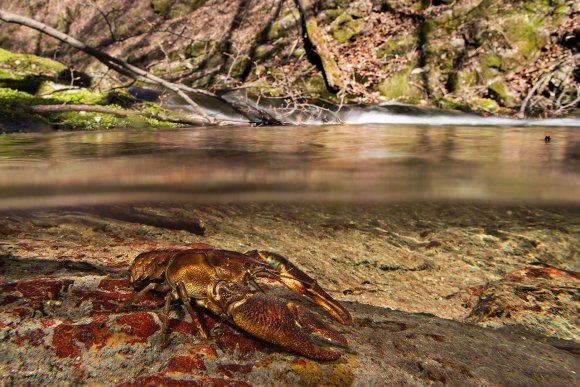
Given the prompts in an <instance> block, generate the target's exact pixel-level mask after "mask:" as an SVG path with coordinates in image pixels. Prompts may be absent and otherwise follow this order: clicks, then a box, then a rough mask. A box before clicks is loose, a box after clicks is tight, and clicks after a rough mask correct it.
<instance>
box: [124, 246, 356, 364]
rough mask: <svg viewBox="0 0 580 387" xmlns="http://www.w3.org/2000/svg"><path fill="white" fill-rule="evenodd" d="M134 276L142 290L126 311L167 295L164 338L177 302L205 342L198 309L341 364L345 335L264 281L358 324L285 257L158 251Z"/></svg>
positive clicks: (137, 264)
mask: <svg viewBox="0 0 580 387" xmlns="http://www.w3.org/2000/svg"><path fill="white" fill-rule="evenodd" d="M129 272H130V276H131V278H130V280H131V283H132V285H133V286H134V287H135V288H137V289H141V290H140V291H139V293H137V294H136V295H134V296H132V297H131V298H129V299H128V300H126V301H125V302H124V303H123V304H122V305H121V307H120V308H123V307H125V306H126V305H128V304H130V303H132V302H133V301H135V300H136V299H138V298H140V297H141V296H143V295H144V294H145V293H147V292H148V291H150V290H155V291H159V292H163V293H165V294H166V296H165V306H164V313H163V314H162V316H163V317H162V324H163V332H164V333H166V332H167V325H168V324H167V315H168V313H169V309H170V305H171V302H172V301H174V300H181V302H182V303H183V305H184V306H185V308H186V310H187V311H188V313H189V315H190V316H191V318H192V320H193V322H194V323H195V324H196V325H197V327H198V328H199V331H200V333H201V335H202V336H203V337H204V338H207V337H208V335H207V333H206V332H205V330H204V328H203V326H202V325H201V324H200V322H199V320H198V318H197V314H196V312H195V310H194V309H193V307H192V304H193V305H194V306H202V307H204V308H207V309H209V310H210V311H212V312H213V313H215V314H216V315H218V316H220V317H223V318H225V319H226V320H228V321H230V322H231V323H233V324H234V325H236V326H238V327H240V328H241V329H243V330H245V331H246V332H248V333H250V334H251V335H253V336H256V337H258V338H260V339H262V340H265V341H268V342H270V343H273V344H277V345H279V346H281V347H283V348H287V349H289V350H292V351H294V352H296V353H298V354H300V355H303V356H306V357H309V358H312V359H318V360H334V359H338V358H339V357H340V356H341V351H340V350H337V348H336V347H342V348H346V347H347V345H348V343H347V340H346V338H345V337H344V336H343V335H342V334H340V333H339V332H338V331H336V330H335V329H333V328H331V327H329V326H328V325H327V324H325V323H323V322H322V321H320V320H319V319H318V318H317V317H315V315H314V314H313V313H311V312H309V311H308V310H306V309H305V308H304V307H301V306H299V305H298V304H296V303H293V302H291V301H287V300H284V299H282V298H279V297H275V296H272V295H268V294H265V293H264V292H263V291H262V289H261V287H260V285H258V283H257V281H256V280H257V279H258V278H269V279H272V280H276V281H279V282H280V283H282V284H284V285H285V286H287V287H288V288H290V289H294V290H296V291H297V292H300V293H302V294H303V295H304V296H306V297H308V298H310V299H311V300H312V301H314V302H315V303H317V304H318V305H320V306H321V307H322V308H324V309H325V310H326V311H327V312H328V313H329V314H330V315H331V316H332V317H334V318H335V319H336V320H338V321H339V322H340V323H342V324H345V325H347V324H351V323H352V317H351V315H350V313H349V312H348V311H347V310H346V309H344V308H343V307H342V306H341V305H340V304H339V303H338V302H337V301H336V300H334V299H333V298H332V297H331V296H330V295H329V294H328V293H326V292H325V291H324V290H323V289H322V288H321V287H320V286H319V285H318V284H317V283H316V280H314V279H312V278H311V277H309V276H308V275H306V274H305V273H304V272H302V271H301V270H300V269H298V268H297V267H296V266H295V265H293V264H292V263H290V262H289V261H288V260H287V259H286V258H284V257H282V256H281V255H279V254H275V253H271V252H267V251H250V252H247V253H245V254H243V253H238V252H235V251H227V250H214V249H164V250H153V251H149V252H146V253H142V254H139V255H138V256H137V257H136V258H135V260H134V261H133V263H132V264H131V267H130V269H129ZM332 347H335V348H332Z"/></svg>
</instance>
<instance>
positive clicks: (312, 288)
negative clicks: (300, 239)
mask: <svg viewBox="0 0 580 387" xmlns="http://www.w3.org/2000/svg"><path fill="white" fill-rule="evenodd" d="M246 255H249V256H251V257H252V258H254V259H258V260H260V261H261V262H264V263H266V264H268V265H269V266H270V267H272V269H275V270H276V271H277V275H275V276H274V277H275V278H276V279H277V280H278V281H280V282H281V283H282V284H284V285H285V286H286V287H288V288H290V289H293V290H295V291H297V292H299V293H301V294H302V295H304V296H306V297H308V298H309V299H310V300H312V301H313V302H315V303H316V304H318V305H320V306H321V307H322V308H323V309H324V310H326V311H327V312H328V314H330V315H331V316H332V317H334V319H336V320H337V321H338V322H340V323H341V324H344V325H350V324H352V316H351V315H350V313H349V312H348V311H347V310H346V309H344V307H342V305H340V303H338V301H336V300H335V299H334V298H332V297H331V296H330V294H328V293H326V291H325V290H324V289H322V287H320V285H318V283H317V282H316V280H315V279H313V278H312V277H310V276H309V275H308V274H306V273H304V272H303V271H302V270H300V269H299V268H298V267H297V266H296V265H294V264H293V263H292V262H290V261H289V260H288V259H287V258H285V257H283V256H282V255H280V254H276V253H272V252H270V251H256V250H254V251H250V252H247V253H246Z"/></svg>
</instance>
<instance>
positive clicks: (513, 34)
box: [500, 14, 547, 64]
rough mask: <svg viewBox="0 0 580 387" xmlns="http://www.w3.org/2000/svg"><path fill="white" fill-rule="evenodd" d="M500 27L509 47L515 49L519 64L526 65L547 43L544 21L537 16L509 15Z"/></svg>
mask: <svg viewBox="0 0 580 387" xmlns="http://www.w3.org/2000/svg"><path fill="white" fill-rule="evenodd" d="M500 25H501V26H502V28H503V32H504V34H505V36H506V38H507V40H508V42H509V43H510V45H511V46H512V47H514V48H516V49H517V56H518V57H520V58H521V60H520V61H518V62H519V63H520V64H524V63H527V62H528V61H529V60H530V59H531V56H532V54H533V53H534V52H535V51H537V50H538V49H539V48H540V47H542V46H543V45H544V44H546V42H547V34H545V31H544V29H543V27H544V25H545V20H544V19H543V18H542V17H540V16H538V15H535V14H515V15H511V16H509V17H507V18H506V19H504V21H503V22H502V23H501V24H500ZM512 57H514V56H512Z"/></svg>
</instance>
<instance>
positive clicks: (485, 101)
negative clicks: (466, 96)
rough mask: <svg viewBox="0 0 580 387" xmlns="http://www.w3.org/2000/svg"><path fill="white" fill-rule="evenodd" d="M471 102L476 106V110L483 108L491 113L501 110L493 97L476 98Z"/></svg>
mask: <svg viewBox="0 0 580 387" xmlns="http://www.w3.org/2000/svg"><path fill="white" fill-rule="evenodd" d="M470 102H471V104H472V105H473V106H474V107H475V110H483V111H485V112H489V113H496V112H497V111H499V105H498V104H497V102H495V101H494V100H493V99H489V98H474V99H472V100H471V101H470Z"/></svg>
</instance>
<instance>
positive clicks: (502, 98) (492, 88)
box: [487, 81, 516, 108]
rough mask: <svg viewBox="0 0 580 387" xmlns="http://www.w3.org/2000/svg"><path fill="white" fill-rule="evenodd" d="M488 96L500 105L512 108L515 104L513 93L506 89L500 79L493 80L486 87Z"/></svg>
mask: <svg viewBox="0 0 580 387" xmlns="http://www.w3.org/2000/svg"><path fill="white" fill-rule="evenodd" d="M487 91H488V94H489V96H490V97H491V98H492V99H494V100H495V101H497V102H498V103H499V104H500V105H502V106H505V107H510V108H513V107H515V106H516V100H515V97H514V96H513V93H512V92H511V91H510V90H508V88H507V86H506V85H505V84H504V83H503V82H501V81H495V82H493V83H491V84H490V85H489V86H488V87H487Z"/></svg>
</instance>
